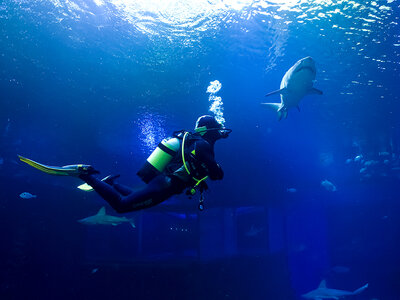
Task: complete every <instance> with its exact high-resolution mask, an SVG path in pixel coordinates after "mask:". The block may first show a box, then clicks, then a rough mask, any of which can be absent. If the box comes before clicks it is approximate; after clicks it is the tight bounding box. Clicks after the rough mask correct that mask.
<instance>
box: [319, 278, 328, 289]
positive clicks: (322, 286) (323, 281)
mask: <svg viewBox="0 0 400 300" xmlns="http://www.w3.org/2000/svg"><path fill="white" fill-rule="evenodd" d="M318 288H319V289H326V280H325V279H324V280H322V281H321V283H320V284H319V286H318Z"/></svg>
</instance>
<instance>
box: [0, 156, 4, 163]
mask: <svg viewBox="0 0 400 300" xmlns="http://www.w3.org/2000/svg"><path fill="white" fill-rule="evenodd" d="M2 164H4V159H3V158H2V157H0V165H2Z"/></svg>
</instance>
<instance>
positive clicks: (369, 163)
mask: <svg viewBox="0 0 400 300" xmlns="http://www.w3.org/2000/svg"><path fill="white" fill-rule="evenodd" d="M378 163H379V162H378V161H376V160H368V161H366V162H365V163H364V166H366V167H368V166H375V165H377V164H378Z"/></svg>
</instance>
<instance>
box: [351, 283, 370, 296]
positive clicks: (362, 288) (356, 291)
mask: <svg viewBox="0 0 400 300" xmlns="http://www.w3.org/2000/svg"><path fill="white" fill-rule="evenodd" d="M367 287H368V283H367V284H366V285H364V286H362V287H360V288H359V289H357V290H355V291H354V292H353V295H357V294H359V293H361V292H362V291H363V290H365V289H366V288H367Z"/></svg>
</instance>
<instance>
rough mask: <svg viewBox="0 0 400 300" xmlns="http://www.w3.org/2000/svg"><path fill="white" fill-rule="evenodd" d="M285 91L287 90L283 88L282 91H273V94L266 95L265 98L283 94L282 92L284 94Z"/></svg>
mask: <svg viewBox="0 0 400 300" xmlns="http://www.w3.org/2000/svg"><path fill="white" fill-rule="evenodd" d="M285 90H286V88H282V89H279V90H276V91H273V92H271V93H268V94H266V95H265V97H268V96H271V95H275V94H282V92H284V91H285Z"/></svg>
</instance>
